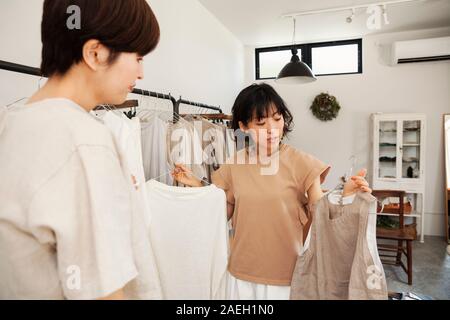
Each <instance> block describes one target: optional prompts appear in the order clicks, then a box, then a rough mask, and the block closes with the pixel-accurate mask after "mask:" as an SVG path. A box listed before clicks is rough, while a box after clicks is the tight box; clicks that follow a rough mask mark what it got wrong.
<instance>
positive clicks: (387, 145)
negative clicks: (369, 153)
mask: <svg viewBox="0 0 450 320" xmlns="http://www.w3.org/2000/svg"><path fill="white" fill-rule="evenodd" d="M396 146H397V144H395V143H384V142H382V143H380V147H396Z"/></svg>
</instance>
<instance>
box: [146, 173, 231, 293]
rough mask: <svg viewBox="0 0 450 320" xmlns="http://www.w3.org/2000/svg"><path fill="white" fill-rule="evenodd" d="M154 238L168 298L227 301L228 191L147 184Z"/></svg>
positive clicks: (155, 183) (156, 254) (151, 227)
mask: <svg viewBox="0 0 450 320" xmlns="http://www.w3.org/2000/svg"><path fill="white" fill-rule="evenodd" d="M147 190H148V196H149V199H150V208H151V212H152V223H151V226H150V229H151V234H150V236H151V239H152V243H153V248H154V250H155V256H156V263H157V265H158V270H159V273H160V277H161V286H162V290H163V295H164V298H165V299H170V300H211V299H226V284H227V281H226V280H227V264H228V226H227V212H226V196H225V192H224V191H223V190H221V189H219V188H217V187H216V186H213V185H212V186H209V187H204V188H181V187H172V186H167V185H165V184H162V183H160V182H158V181H155V180H151V181H149V182H148V183H147Z"/></svg>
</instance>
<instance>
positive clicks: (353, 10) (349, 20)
mask: <svg viewBox="0 0 450 320" xmlns="http://www.w3.org/2000/svg"><path fill="white" fill-rule="evenodd" d="M354 18H355V8H352V15H351V16H350V17H348V18H347V23H352V22H353V19H354Z"/></svg>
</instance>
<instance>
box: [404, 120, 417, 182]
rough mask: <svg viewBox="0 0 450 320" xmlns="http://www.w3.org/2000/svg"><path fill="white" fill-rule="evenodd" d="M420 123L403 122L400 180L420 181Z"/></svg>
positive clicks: (415, 121)
mask: <svg viewBox="0 0 450 320" xmlns="http://www.w3.org/2000/svg"><path fill="white" fill-rule="evenodd" d="M421 128H422V121H420V120H413V121H411V120H410V121H403V132H402V135H403V141H402V146H401V148H400V150H401V151H402V178H404V179H420V177H421V174H420V171H421V170H420V169H421V166H420V161H421V159H420V148H421V141H420V137H421Z"/></svg>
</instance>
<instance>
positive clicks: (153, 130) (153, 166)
mask: <svg viewBox="0 0 450 320" xmlns="http://www.w3.org/2000/svg"><path fill="white" fill-rule="evenodd" d="M167 130H168V124H167V122H165V121H163V120H161V119H160V118H158V117H157V116H154V117H152V118H150V119H149V120H148V121H147V122H143V123H142V156H143V163H144V171H145V178H146V181H149V180H151V179H155V180H157V181H159V182H162V183H165V184H167V185H172V184H173V179H172V176H171V175H170V174H169V172H170V170H171V169H170V166H169V163H168V162H167V143H166V136H167Z"/></svg>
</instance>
